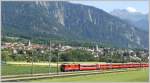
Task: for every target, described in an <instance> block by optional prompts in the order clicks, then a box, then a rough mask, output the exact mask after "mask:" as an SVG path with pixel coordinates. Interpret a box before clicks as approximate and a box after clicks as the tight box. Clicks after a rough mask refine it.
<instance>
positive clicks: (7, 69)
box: [1, 64, 57, 75]
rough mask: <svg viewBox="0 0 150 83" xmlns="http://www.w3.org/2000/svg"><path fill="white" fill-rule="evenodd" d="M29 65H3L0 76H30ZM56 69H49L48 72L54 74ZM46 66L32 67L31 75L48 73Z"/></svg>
mask: <svg viewBox="0 0 150 83" xmlns="http://www.w3.org/2000/svg"><path fill="white" fill-rule="evenodd" d="M31 68H32V66H31V65H10V64H3V65H2V66H1V72H2V73H1V74H2V75H17V74H30V73H31ZM56 71H57V68H56V67H51V69H50V72H56ZM48 72H49V67H48V66H37V65H33V74H35V73H48Z"/></svg>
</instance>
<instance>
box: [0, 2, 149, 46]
mask: <svg viewBox="0 0 150 83" xmlns="http://www.w3.org/2000/svg"><path fill="white" fill-rule="evenodd" d="M2 36H17V37H24V38H31V39H58V40H59V39H63V40H68V41H69V40H78V41H89V42H104V43H106V44H107V43H109V44H112V45H114V46H117V47H131V48H145V47H148V32H146V31H142V30H140V29H138V28H136V27H134V26H132V25H131V24H129V23H127V22H125V21H123V20H121V19H119V18H117V17H115V16H112V15H110V14H109V13H107V12H105V11H104V10H101V9H98V8H95V7H91V6H86V5H81V4H73V3H69V2H61V1H58V2H57V1H49V2H46V1H41V2H39V1H36V2H35V1H33V2H31V1H30V2H27V1H26V2H19V1H18V2H17V1H15V2H13V1H12V2H7V1H3V2H2Z"/></svg>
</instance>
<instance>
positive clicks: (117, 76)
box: [32, 69, 148, 82]
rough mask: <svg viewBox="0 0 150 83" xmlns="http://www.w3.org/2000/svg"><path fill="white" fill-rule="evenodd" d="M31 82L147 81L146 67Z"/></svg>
mask: <svg viewBox="0 0 150 83" xmlns="http://www.w3.org/2000/svg"><path fill="white" fill-rule="evenodd" d="M32 81H33V82H36V81H37V82H81V81H82V82H148V69H142V70H138V71H128V72H117V73H107V74H97V75H86V76H76V77H64V78H54V79H40V80H32Z"/></svg>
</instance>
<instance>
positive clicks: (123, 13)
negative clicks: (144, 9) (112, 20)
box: [110, 9, 149, 31]
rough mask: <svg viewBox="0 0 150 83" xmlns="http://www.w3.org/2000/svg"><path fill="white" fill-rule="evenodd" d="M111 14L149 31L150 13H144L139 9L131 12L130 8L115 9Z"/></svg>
mask: <svg viewBox="0 0 150 83" xmlns="http://www.w3.org/2000/svg"><path fill="white" fill-rule="evenodd" d="M110 14H112V15H114V16H117V17H119V18H120V19H123V20H125V21H127V22H128V23H130V24H132V25H134V26H135V27H137V28H139V29H141V30H145V31H148V27H149V25H148V14H142V13H141V12H138V11H134V12H131V11H130V10H128V9H115V10H113V11H112V12H110Z"/></svg>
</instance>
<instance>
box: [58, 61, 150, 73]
mask: <svg viewBox="0 0 150 83" xmlns="http://www.w3.org/2000/svg"><path fill="white" fill-rule="evenodd" d="M140 67H149V64H148V63H141V64H140V63H123V64H121V63H113V64H110V63H109V64H94V65H83V64H62V65H61V66H60V68H61V71H62V72H67V71H86V70H105V69H121V68H140Z"/></svg>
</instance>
